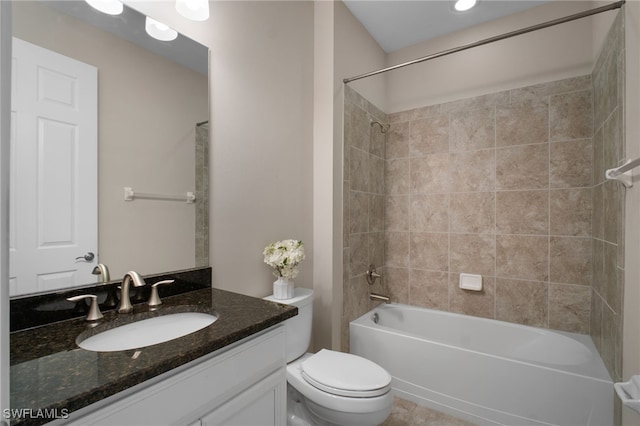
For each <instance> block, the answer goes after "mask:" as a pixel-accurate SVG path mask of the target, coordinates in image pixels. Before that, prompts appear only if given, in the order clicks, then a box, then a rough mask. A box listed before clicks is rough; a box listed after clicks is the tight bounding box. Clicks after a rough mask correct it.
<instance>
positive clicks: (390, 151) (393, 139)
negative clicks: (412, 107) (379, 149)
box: [384, 121, 409, 160]
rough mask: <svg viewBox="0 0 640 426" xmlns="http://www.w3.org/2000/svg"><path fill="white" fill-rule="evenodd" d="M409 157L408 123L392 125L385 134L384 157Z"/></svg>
mask: <svg viewBox="0 0 640 426" xmlns="http://www.w3.org/2000/svg"><path fill="white" fill-rule="evenodd" d="M408 156H409V122H408V121H407V122H404V123H397V124H392V125H391V126H390V127H389V131H388V132H387V133H386V146H385V157H384V158H386V159H388V160H390V159H393V158H405V157H408Z"/></svg>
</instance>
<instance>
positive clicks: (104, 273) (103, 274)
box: [91, 263, 111, 283]
mask: <svg viewBox="0 0 640 426" xmlns="http://www.w3.org/2000/svg"><path fill="white" fill-rule="evenodd" d="M91 273H92V274H93V275H100V278H99V279H98V280H99V281H98V282H102V283H106V282H109V281H111V276H110V275H109V268H107V265H105V264H104V263H98V264H97V265H96V267H95V268H93V271H91Z"/></svg>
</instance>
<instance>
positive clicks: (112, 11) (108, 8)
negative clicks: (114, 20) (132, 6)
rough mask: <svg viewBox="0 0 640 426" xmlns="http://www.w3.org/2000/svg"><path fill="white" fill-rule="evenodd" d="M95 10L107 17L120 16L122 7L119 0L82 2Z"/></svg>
mask: <svg viewBox="0 0 640 426" xmlns="http://www.w3.org/2000/svg"><path fill="white" fill-rule="evenodd" d="M84 1H86V2H87V4H89V6H91V7H93V8H94V9H96V10H99V11H100V12H102V13H106V14H108V15H120V14H121V13H122V10H123V9H124V5H123V4H122V2H121V1H119V0H84Z"/></svg>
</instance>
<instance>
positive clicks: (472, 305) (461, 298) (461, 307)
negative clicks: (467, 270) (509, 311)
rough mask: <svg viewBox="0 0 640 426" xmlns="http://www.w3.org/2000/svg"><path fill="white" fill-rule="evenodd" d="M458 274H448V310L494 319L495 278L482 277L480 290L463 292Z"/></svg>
mask: <svg viewBox="0 0 640 426" xmlns="http://www.w3.org/2000/svg"><path fill="white" fill-rule="evenodd" d="M459 278H460V274H454V273H451V274H449V310H450V311H451V312H457V313H460V314H465V315H472V316H475V317H483V318H491V319H493V318H495V316H496V314H495V285H496V284H495V277H485V276H483V277H482V290H481V291H470V290H463V289H461V288H460V286H459Z"/></svg>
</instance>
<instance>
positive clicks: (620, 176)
mask: <svg viewBox="0 0 640 426" xmlns="http://www.w3.org/2000/svg"><path fill="white" fill-rule="evenodd" d="M638 166H640V158H636V159H635V160H629V161H627V162H626V163H624V164H623V165H622V166H620V167H615V168H613V169H609V170H607V171H606V172H605V174H604V175H605V177H606V178H607V179H610V180H617V181H619V182H622V184H623V185H624V187H625V188H631V187H632V186H633V171H632V170H633V169H635V168H636V167H638Z"/></svg>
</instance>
